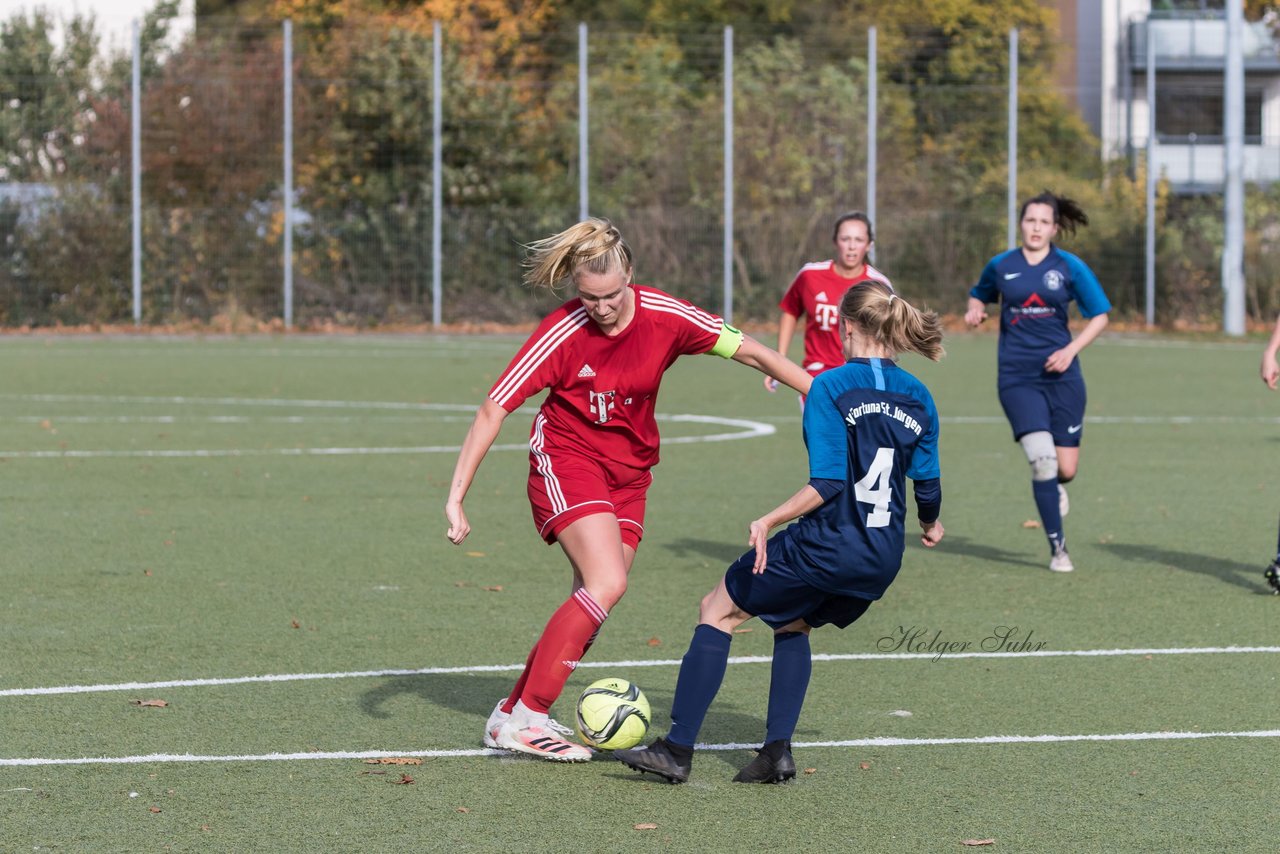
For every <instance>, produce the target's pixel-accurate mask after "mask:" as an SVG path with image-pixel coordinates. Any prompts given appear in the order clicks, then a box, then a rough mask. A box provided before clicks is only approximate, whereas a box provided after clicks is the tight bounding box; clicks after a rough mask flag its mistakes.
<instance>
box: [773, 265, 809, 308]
mask: <svg viewBox="0 0 1280 854" xmlns="http://www.w3.org/2000/svg"><path fill="white" fill-rule="evenodd" d="M803 281H804V271H803V270H802V271H800V272H799V273H797V274H796V277H795V280H794V281H792V283H791V287H789V288H787V292H786V293H785V294H783V295H782V299H781V300H779V301H778V308H780V309H782V310H783V311H785V312H786V313H787V314H789V315H791V316H792V317H804V286H803Z"/></svg>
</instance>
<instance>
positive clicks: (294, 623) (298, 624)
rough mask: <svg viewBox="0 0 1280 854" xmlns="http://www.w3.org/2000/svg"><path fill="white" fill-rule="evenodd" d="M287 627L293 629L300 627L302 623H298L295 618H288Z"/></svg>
mask: <svg viewBox="0 0 1280 854" xmlns="http://www.w3.org/2000/svg"><path fill="white" fill-rule="evenodd" d="M289 627H290V628H294V629H300V628H302V623H299V622H298V621H297V620H290V621H289Z"/></svg>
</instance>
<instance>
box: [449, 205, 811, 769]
mask: <svg viewBox="0 0 1280 854" xmlns="http://www.w3.org/2000/svg"><path fill="white" fill-rule="evenodd" d="M529 248H530V257H529V259H528V271H527V273H526V276H525V280H526V282H527V283H528V284H529V285H530V286H532V287H543V288H548V289H555V288H556V287H557V286H560V285H562V284H563V285H571V286H572V287H573V288H574V289H576V293H577V296H576V297H574V298H573V299H571V300H569V301H568V302H566V303H564V304H563V305H562V306H560V307H559V308H558V309H556V310H555V311H553V312H552V313H551V314H550V315H548V316H547V317H546V318H545V319H544V320H543V321H542V323H541V324H540V325H539V326H538V328H537V330H536V331H535V332H534V333H533V335H532V336H530V338H529V340H528V341H526V342H525V344H524V346H523V347H521V348H520V351H519V352H518V353H516V355H515V358H514V359H512V360H511V364H510V365H508V366H507V369H506V370H505V371H503V372H502V375H501V376H500V377H499V378H498V381H497V382H496V383H495V384H494V386H493V388H492V390H490V392H489V396H488V397H487V398H486V399H485V401H484V403H483V404H481V406H480V409H479V411H478V412H477V413H476V417H475V421H474V422H472V425H471V429H470V430H469V431H468V432H467V437H466V439H465V440H464V441H463V443H462V449H461V451H460V452H459V454H458V462H457V465H456V466H455V468H454V472H453V480H452V482H451V485H450V490H449V498H448V501H447V502H446V504H445V516H446V517H447V518H448V520H449V530H448V537H449V539H450V540H451V541H452V542H453V543H454V544H455V545H456V544H458V543H461V542H462V541H463V540H464V539H466V537H467V534H468V533H470V531H471V526H470V524H469V523H468V522H467V515H466V513H465V512H464V511H463V509H462V502H463V499H464V498H465V497H466V494H467V490H468V489H469V488H470V486H471V483H472V480H473V479H474V477H475V473H476V470H477V469H478V468H479V466H480V462H481V460H483V459H484V457H485V454H486V453H487V452H488V451H489V448H490V447H491V446H492V445H493V442H494V440H495V439H496V438H497V436H498V432H499V430H500V429H501V428H502V422H503V420H504V419H505V418H506V417H507V415H508V414H509V413H511V412H513V411H515V410H516V409H518V408H519V407H520V406H521V404H523V403H524V402H525V400H527V399H528V398H529V397H531V396H532V395H534V394H537V393H538V392H540V391H542V390H543V389H549V390H550V393H549V394H548V395H547V398H546V400H545V401H544V402H543V404H542V406H541V408H540V409H539V410H538V414H537V416H535V418H534V421H533V429H532V431H531V434H530V438H529V484H528V488H529V503H530V504H531V505H532V507H533V519H534V524H535V525H536V526H537V528H538V533H539V534H540V535H541V536H542V538H543V539H544V540H546V541H547V542H548V543H554V542H559V543H560V547H561V548H562V549H563V550H564V553H565V555H566V556H567V557H568V558H569V563H570V565H571V566H572V567H573V588H572V589H573V593H572V595H571V596H570V597H569V598H568V600H566V601H565V602H564V604H562V605H561V606H560V607H559V609H557V610H556V612H555V613H554V614H552V615H551V619H550V620H549V621H548V622H547V625H546V628H545V629H544V630H543V632H542V636H541V637H540V638H539V639H538V641H537V643H535V644H534V646H533V649H532V650H530V652H529V657H528V659H527V660H526V661H525V667H524V671H523V672H522V673H521V675H520V678H519V679H518V680H517V682H516V685H515V688H514V689H513V690H512V692H511V695H510V696H509V697H507V698H506V699H505V700H503V701H501V702H499V703H498V705H497V706H496V707H495V708H494V710H493V713H492V714H491V715H490V717H489V720H488V722H487V723H486V724H485V731H484V743H485V745H486V746H488V747H495V748H501V749H505V750H514V751H519V752H521V753H528V754H532V755H534V756H538V757H541V758H544V759H553V760H559V761H564V762H581V761H585V760H587V759H590V758H591V751H590V750H589V749H588V748H586V747H583V746H582V745H580V744H575V743H573V742H571V741H568V740H567V738H568V737H569V736H570V734H571V731H570V730H568V729H567V728H566V727H563V726H561V725H559V724H557V723H556V722H555V721H553V720H551V719H550V717H549V711H550V708H551V704H552V703H554V702H555V700H556V698H557V697H559V696H560V692H561V691H562V690H563V689H564V684H565V682H566V681H567V680H568V678H569V676H570V674H571V673H572V672H573V670H574V668H575V667H577V665H578V662H579V660H580V659H581V658H582V656H583V655H584V654H585V653H586V651H587V649H589V648H590V646H591V643H592V642H593V641H594V640H595V637H596V634H597V633H598V632H599V630H600V626H601V624H602V623H603V622H604V620H605V618H606V617H608V615H609V611H610V610H611V609H612V608H613V607H614V605H616V604H617V602H618V600H620V599H621V598H622V595H623V593H625V592H626V589H627V573H628V572H629V571H630V569H631V563H632V561H633V560H634V558H635V553H636V548H637V547H638V546H639V544H640V538H641V537H642V536H643V533H644V511H645V495H646V492H647V491H648V488H649V484H650V483H651V482H652V479H653V478H652V475H651V474H650V469H651V468H652V467H653V466H654V465H655V464H657V462H658V443H659V438H658V426H657V423H656V421H655V419H654V407H655V404H656V399H657V395H658V386H659V384H660V382H661V380H662V375H663V373H664V372H665V371H666V370H667V368H669V367H671V365H672V363H673V362H675V360H676V358H677V357H679V356H682V355H686V354H695V353H714V354H715V355H717V356H721V357H723V358H726V359H733V360H735V361H738V362H741V363H743V364H744V365H749V366H751V367H753V368H756V369H757V370H760V371H763V372H764V373H767V374H769V375H771V376H774V377H777V378H778V379H779V380H781V381H782V382H784V383H786V384H787V385H789V386H791V387H792V388H794V389H796V390H797V391H798V392H800V393H801V394H805V393H807V392H808V390H809V384H810V382H811V379H810V377H809V375H808V374H806V373H805V372H804V371H803V370H801V369H800V368H799V367H798V366H797V365H795V364H794V363H793V362H791V361H789V360H787V359H786V358H784V357H783V356H780V355H779V354H778V353H777V352H775V351H773V350H770V349H769V348H768V347H765V346H764V345H762V344H760V343H758V342H757V341H754V340H752V339H751V338H748V337H746V336H744V335H743V334H742V333H741V332H739V331H738V330H737V329H734V328H733V327H732V326H729V325H728V324H726V323H725V322H724V320H723V319H721V318H719V317H717V316H716V315H714V314H711V313H709V312H706V311H703V310H702V309H700V308H697V307H696V306H693V305H691V304H690V303H688V302H685V301H684V300H682V299H677V298H676V297H673V296H670V295H669V294H666V293H663V292H662V291H660V290H657V289H655V288H650V287H645V286H642V285H635V284H632V282H631V274H632V257H631V249H630V247H628V246H627V244H626V242H625V241H624V240H623V239H622V235H621V234H619V232H618V229H617V228H615V227H614V226H613V224H612V223H610V222H609V221H608V220H605V219H594V218H593V219H588V220H584V221H583V222H580V223H578V224H577V225H574V226H572V227H570V228H568V229H566V230H565V231H562V232H561V233H559V234H556V235H553V236H551V237H548V238H546V239H544V240H539V241H537V242H535V243H533V244H531V245H530V247H529Z"/></svg>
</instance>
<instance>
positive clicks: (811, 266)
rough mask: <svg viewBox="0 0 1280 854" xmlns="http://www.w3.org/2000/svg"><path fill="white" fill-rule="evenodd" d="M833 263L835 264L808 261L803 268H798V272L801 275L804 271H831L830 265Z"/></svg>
mask: <svg viewBox="0 0 1280 854" xmlns="http://www.w3.org/2000/svg"><path fill="white" fill-rule="evenodd" d="M833 263H835V262H833V261H830V260H827V261H810V262H809V263H808V264H805V265H804V266H803V267H801V268H800V272H802V273H803V272H804V271H805V270H830V269H831V265H832V264H833Z"/></svg>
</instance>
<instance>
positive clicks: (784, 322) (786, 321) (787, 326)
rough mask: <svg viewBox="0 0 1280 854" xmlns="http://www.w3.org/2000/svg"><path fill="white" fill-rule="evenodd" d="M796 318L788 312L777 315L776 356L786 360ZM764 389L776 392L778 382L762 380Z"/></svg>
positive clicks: (766, 378) (772, 379)
mask: <svg viewBox="0 0 1280 854" xmlns="http://www.w3.org/2000/svg"><path fill="white" fill-rule="evenodd" d="M797 320H798V318H797V317H796V316H795V315H794V314H791V313H790V312H786V311H784V312H781V313H779V315H778V354H779V355H781V356H782V357H784V358H786V356H787V351H788V350H790V349H791V337H792V336H793V335H795V334H796V321H797ZM764 387H765V390H766V391H770V392H773V391H777V390H778V381H777V380H775V379H774V378H773V377H765V378H764Z"/></svg>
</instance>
